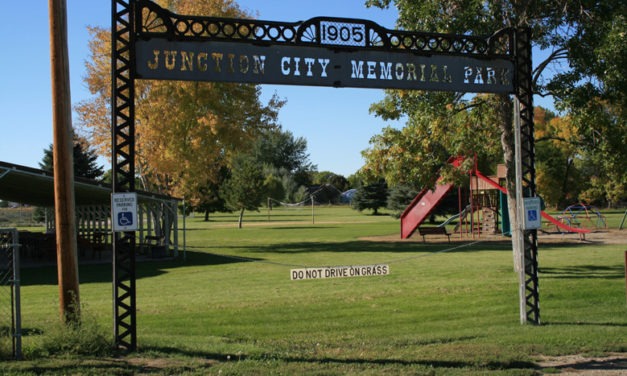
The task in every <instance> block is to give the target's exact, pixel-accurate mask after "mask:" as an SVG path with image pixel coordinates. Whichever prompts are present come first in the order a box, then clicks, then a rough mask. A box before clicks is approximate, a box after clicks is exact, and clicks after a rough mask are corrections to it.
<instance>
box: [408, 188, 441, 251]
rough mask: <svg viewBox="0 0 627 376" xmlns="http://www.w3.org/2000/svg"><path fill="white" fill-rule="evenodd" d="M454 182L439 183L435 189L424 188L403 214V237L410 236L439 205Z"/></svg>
mask: <svg viewBox="0 0 627 376" xmlns="http://www.w3.org/2000/svg"><path fill="white" fill-rule="evenodd" d="M451 188H453V185H452V184H437V185H436V187H435V191H431V190H428V189H423V190H422V191H421V192H420V193H418V195H417V196H416V198H414V199H413V201H412V202H411V204H409V205H408V206H407V208H405V210H404V211H403V214H401V239H407V238H409V237H410V236H411V235H412V234H413V233H414V231H416V229H417V228H418V226H420V225H421V224H422V222H424V220H425V219H426V218H427V217H428V216H429V214H430V213H431V211H432V210H433V209H434V208H435V207H436V206H437V205H438V203H439V202H440V201H442V198H444V196H446V194H447V193H448V191H450V190H451Z"/></svg>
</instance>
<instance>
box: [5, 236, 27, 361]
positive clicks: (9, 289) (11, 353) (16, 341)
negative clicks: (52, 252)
mask: <svg viewBox="0 0 627 376" xmlns="http://www.w3.org/2000/svg"><path fill="white" fill-rule="evenodd" d="M19 256H20V252H19V238H18V232H17V230H16V229H0V358H6V357H11V358H14V359H21V357H22V330H21V313H20V258H19Z"/></svg>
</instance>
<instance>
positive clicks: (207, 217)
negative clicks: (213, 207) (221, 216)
mask: <svg viewBox="0 0 627 376" xmlns="http://www.w3.org/2000/svg"><path fill="white" fill-rule="evenodd" d="M205 222H209V210H205Z"/></svg>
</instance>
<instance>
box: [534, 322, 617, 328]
mask: <svg viewBox="0 0 627 376" xmlns="http://www.w3.org/2000/svg"><path fill="white" fill-rule="evenodd" d="M542 325H546V326H552V325H554V326H609V327H613V326H615V327H627V324H626V323H618V322H582V321H574V322H568V321H564V322H560V321H555V322H553V321H545V322H543V323H542Z"/></svg>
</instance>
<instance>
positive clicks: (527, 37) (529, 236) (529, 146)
mask: <svg viewBox="0 0 627 376" xmlns="http://www.w3.org/2000/svg"><path fill="white" fill-rule="evenodd" d="M515 56H516V61H515V66H516V93H515V94H516V96H517V98H518V100H519V103H520V113H519V114H518V116H520V133H521V158H522V183H523V195H524V196H525V197H535V196H536V169H535V146H534V133H533V132H534V126H533V90H532V76H531V72H532V60H531V31H530V29H528V28H523V29H518V30H517V31H516V35H515ZM519 210H522V208H519ZM524 256H525V262H524V266H523V267H524V272H525V301H526V309H525V312H526V321H527V322H531V323H534V324H540V296H539V289H538V231H537V230H527V231H525V232H524Z"/></svg>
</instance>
